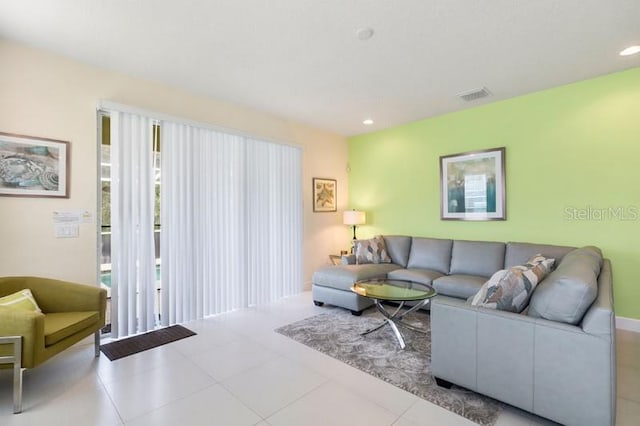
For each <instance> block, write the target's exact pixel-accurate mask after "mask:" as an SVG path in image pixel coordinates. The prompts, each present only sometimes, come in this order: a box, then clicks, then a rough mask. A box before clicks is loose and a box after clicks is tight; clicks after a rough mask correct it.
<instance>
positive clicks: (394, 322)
mask: <svg viewBox="0 0 640 426" xmlns="http://www.w3.org/2000/svg"><path fill="white" fill-rule="evenodd" d="M429 300H431V299H423V300H420V301H418V303H416V304H415V305H413V306H412V307H411V308H409V309H407V310H406V311H404V312H401V310H402V308H403V307H404V304H405V302H400V304H399V305H398V307H397V308H396V310H395V311H393V313H389V311H387V310H386V309H385V308H384V305H382V303H380V300H378V299H373V302H374V304H375V306H376V308H377V309H378V311H380V313H381V314H382V315H383V316H384V322H382V323H381V324H380V325H377V326H375V327H373V328H370V329H369V330H367V331H365V332H364V333H360V335H361V336H366V335H367V334H369V333H373V332H374V331H376V330H380V329H381V328H382V327H384V326H385V325H389V327H391V330H393V334H395V336H396V339H398V343H400V348H401V349H404V348H405V346H406V345H405V343H404V337H403V336H402V333H400V329H399V328H398V326H400V327H404V328H408V329H409V330H413V331H416V332H418V333H422V334H426V333H427V331H426V330H424V329H422V328H418V327H414V326H412V325H411V324H407V323H405V322H404V321H402V319H403V318H404V317H405V316H406V315H407V314H410V313H411V312H414V311H417V310H418V309H420V308H422V307H423V306H425V305H426V304H427V303H429Z"/></svg>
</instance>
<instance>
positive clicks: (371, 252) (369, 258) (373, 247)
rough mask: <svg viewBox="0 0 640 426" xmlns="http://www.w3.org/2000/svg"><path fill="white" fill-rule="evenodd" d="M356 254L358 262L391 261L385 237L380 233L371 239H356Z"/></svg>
mask: <svg viewBox="0 0 640 426" xmlns="http://www.w3.org/2000/svg"><path fill="white" fill-rule="evenodd" d="M355 255H356V263H357V264H363V263H391V258H390V257H389V254H388V253H387V247H386V246H385V244H384V238H382V236H380V235H376V236H375V237H373V238H372V239H370V240H356V242H355Z"/></svg>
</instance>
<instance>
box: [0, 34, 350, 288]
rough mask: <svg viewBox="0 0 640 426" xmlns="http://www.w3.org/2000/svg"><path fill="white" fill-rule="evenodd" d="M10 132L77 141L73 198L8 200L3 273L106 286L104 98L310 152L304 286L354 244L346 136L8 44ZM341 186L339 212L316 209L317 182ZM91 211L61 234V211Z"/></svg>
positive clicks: (1, 85) (2, 45)
mask: <svg viewBox="0 0 640 426" xmlns="http://www.w3.org/2000/svg"><path fill="white" fill-rule="evenodd" d="M0 64H1V66H0V131H1V132H8V133H18V134H24V135H30V136H39V137H46V138H52V139H60V140H65V141H69V142H70V143H71V197H70V198H69V199H52V198H18V197H0V276H3V275H42V276H48V277H54V278H60V279H67V280H73V281H80V282H85V283H97V269H98V264H97V246H98V242H97V223H96V220H95V219H96V206H97V196H98V191H97V187H98V186H97V179H98V174H97V173H98V172H97V136H96V135H97V130H96V129H97V124H96V123H97V121H96V106H97V103H98V101H99V100H101V99H103V100H109V101H113V102H118V103H123V104H128V105H131V106H135V107H139V108H144V109H148V110H152V111H157V112H161V113H164V114H170V115H174V116H177V117H182V118H186V119H191V120H195V121H199V122H203V123H209V124H212V125H216V126H221V127H226V128H231V129H237V130H241V131H243V132H245V133H248V134H251V135H254V136H257V137H263V138H268V139H271V140H278V141H282V142H287V143H292V144H295V145H298V146H301V147H302V148H303V150H304V156H303V158H304V159H303V189H304V198H303V200H304V247H303V250H304V253H303V254H304V256H303V258H304V265H303V266H304V283H305V287H306V288H309V287H310V279H311V274H312V272H313V270H314V269H315V268H317V267H318V266H319V265H321V264H324V263H327V255H328V254H329V253H335V252H337V251H338V250H340V249H341V248H345V246H346V244H347V243H348V240H349V232H348V229H346V227H345V226H343V225H341V211H342V210H344V208H346V205H347V200H348V194H347V172H346V164H347V145H346V141H345V138H344V137H342V136H339V135H336V134H332V133H329V132H325V131H322V130H318V129H314V128H312V127H309V126H306V125H304V124H301V123H296V122H293V121H289V120H286V119H283V118H280V117H276V116H273V115H271V114H267V113H264V112H260V111H256V110H252V109H249V108H244V107H241V106H237V105H233V104H230V103H226V102H221V101H217V100H215V99H211V98H207V97H202V96H196V95H193V94H190V93H187V92H185V91H182V90H178V89H175V88H173V87H169V86H166V85H162V84H157V83H153V82H150V81H146V80H141V79H137V78H133V77H129V76H126V75H123V74H119V73H115V72H111V71H107V70H103V69H99V68H95V67H92V66H88V65H85V64H81V63H79V62H76V61H73V60H70V59H67V58H65V57H62V56H58V55H54V54H50V53H47V52H44V51H41V50H36V49H32V48H29V47H26V46H22V45H19V44H15V43H12V42H6V41H0ZM312 177H328V178H336V179H337V180H338V212H337V213H313V212H312V206H311V178H312ZM69 209H88V210H89V211H91V212H92V213H93V215H94V221H93V223H89V224H83V225H81V227H80V237H79V238H77V239H57V238H54V233H53V222H52V218H51V217H52V212H53V211H54V210H69Z"/></svg>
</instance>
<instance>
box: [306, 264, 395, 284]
mask: <svg viewBox="0 0 640 426" xmlns="http://www.w3.org/2000/svg"><path fill="white" fill-rule="evenodd" d="M396 269H400V266H398V265H396V264H393V263H378V264H369V265H337V266H323V267H321V268H320V269H318V270H317V271H316V272H314V274H313V277H312V278H311V281H312V282H313V284H314V285H319V286H323V287H331V288H336V289H338V290H344V291H351V286H352V285H353V283H354V282H356V281H361V280H368V279H371V278H385V277H386V276H387V274H388V273H389V272H391V271H393V270H396Z"/></svg>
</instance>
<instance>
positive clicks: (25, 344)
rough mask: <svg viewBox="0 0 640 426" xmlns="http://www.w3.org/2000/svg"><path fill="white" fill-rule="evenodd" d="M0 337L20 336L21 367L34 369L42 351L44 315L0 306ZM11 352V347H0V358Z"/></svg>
mask: <svg viewBox="0 0 640 426" xmlns="http://www.w3.org/2000/svg"><path fill="white" fill-rule="evenodd" d="M0 336H22V367H24V368H31V367H35V365H36V363H35V361H36V358H38V355H37V354H39V353H41V352H42V351H43V350H44V314H42V313H40V312H35V311H21V310H17V309H13V308H7V307H5V306H0ZM12 351H13V349H12V348H11V345H0V356H2V355H9V354H10V353H12Z"/></svg>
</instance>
